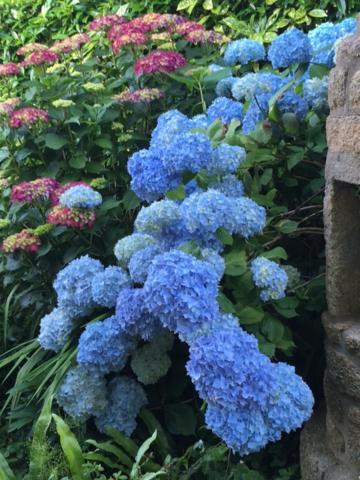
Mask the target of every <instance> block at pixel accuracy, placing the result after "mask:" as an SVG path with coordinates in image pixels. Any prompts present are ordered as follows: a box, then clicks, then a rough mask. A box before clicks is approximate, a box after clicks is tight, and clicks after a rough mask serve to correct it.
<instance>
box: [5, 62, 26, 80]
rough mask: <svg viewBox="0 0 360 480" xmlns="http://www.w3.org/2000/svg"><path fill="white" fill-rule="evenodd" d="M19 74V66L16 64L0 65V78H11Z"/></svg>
mask: <svg viewBox="0 0 360 480" xmlns="http://www.w3.org/2000/svg"><path fill="white" fill-rule="evenodd" d="M19 73H21V70H20V67H19V65H17V64H16V63H3V64H2V65H0V77H11V76H13V75H19Z"/></svg>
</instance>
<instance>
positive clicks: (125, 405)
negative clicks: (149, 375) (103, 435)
mask: <svg viewBox="0 0 360 480" xmlns="http://www.w3.org/2000/svg"><path fill="white" fill-rule="evenodd" d="M108 390H109V393H108V397H109V403H108V407H107V408H106V410H104V411H103V412H101V413H100V414H98V415H97V416H96V419H95V424H96V426H97V428H98V429H99V430H100V432H104V431H105V428H106V427H107V426H109V427H112V428H115V429H116V430H120V432H122V433H124V434H125V435H127V436H128V437H130V436H131V434H132V433H133V431H134V430H135V428H136V417H137V415H138V413H139V411H140V409H141V408H142V407H144V406H145V405H146V404H147V403H148V401H147V397H146V393H145V391H144V389H143V388H142V386H141V385H140V384H139V383H138V382H137V381H136V380H134V379H133V378H129V377H124V376H122V377H115V378H114V379H113V380H111V382H110V383H109V386H108Z"/></svg>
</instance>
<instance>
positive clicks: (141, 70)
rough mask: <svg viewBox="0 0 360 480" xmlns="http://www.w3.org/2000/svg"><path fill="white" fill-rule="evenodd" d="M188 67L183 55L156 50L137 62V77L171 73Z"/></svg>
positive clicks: (135, 67) (135, 68)
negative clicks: (147, 74)
mask: <svg viewBox="0 0 360 480" xmlns="http://www.w3.org/2000/svg"><path fill="white" fill-rule="evenodd" d="M185 65H186V59H185V57H184V56H183V55H181V53H178V52H169V51H165V50H156V51H154V52H152V53H149V55H146V56H144V57H141V58H139V60H137V61H136V63H135V66H134V70H135V75H136V76H137V77H140V76H141V75H144V74H146V73H155V72H161V73H171V72H174V71H175V70H178V69H179V68H182V67H184V66H185Z"/></svg>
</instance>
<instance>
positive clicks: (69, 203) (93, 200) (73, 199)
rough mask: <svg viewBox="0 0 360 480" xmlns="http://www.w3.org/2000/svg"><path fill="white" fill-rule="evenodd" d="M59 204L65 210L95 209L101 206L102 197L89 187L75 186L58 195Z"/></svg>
mask: <svg viewBox="0 0 360 480" xmlns="http://www.w3.org/2000/svg"><path fill="white" fill-rule="evenodd" d="M59 203H60V205H62V206H63V207H67V208H95V207H98V206H99V205H101V203H102V196H101V194H100V193H99V192H97V191H96V190H93V189H92V188H91V187H86V186H85V185H76V186H74V187H71V188H68V189H67V190H65V192H64V193H62V194H61V195H60V198H59Z"/></svg>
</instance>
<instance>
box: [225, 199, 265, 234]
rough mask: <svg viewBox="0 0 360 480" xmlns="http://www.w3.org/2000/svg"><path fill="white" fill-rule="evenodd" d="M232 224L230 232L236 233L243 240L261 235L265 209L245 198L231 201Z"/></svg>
mask: <svg viewBox="0 0 360 480" xmlns="http://www.w3.org/2000/svg"><path fill="white" fill-rule="evenodd" d="M231 209H232V210H231V217H232V224H231V225H230V226H229V227H228V230H229V231H230V232H234V233H237V234H238V235H241V236H242V237H244V238H250V237H253V236H254V235H257V234H258V233H261V232H262V230H263V228H264V227H265V223H266V211H265V208H264V207H262V206H260V205H258V204H257V203H256V202H254V201H253V200H251V198H247V197H236V198H234V197H233V198H232V199H231Z"/></svg>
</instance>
